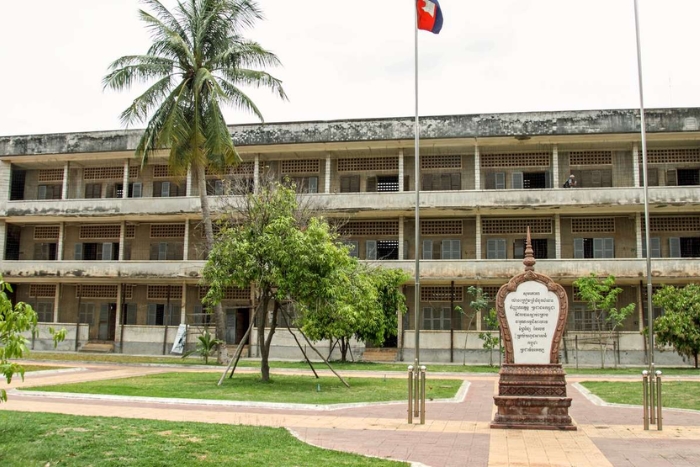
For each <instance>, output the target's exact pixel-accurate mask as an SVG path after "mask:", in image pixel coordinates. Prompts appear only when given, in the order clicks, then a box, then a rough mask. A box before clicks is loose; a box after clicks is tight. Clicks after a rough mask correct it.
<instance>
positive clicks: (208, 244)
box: [195, 165, 228, 364]
mask: <svg viewBox="0 0 700 467" xmlns="http://www.w3.org/2000/svg"><path fill="white" fill-rule="evenodd" d="M195 172H196V174H197V185H198V187H197V188H198V189H199V204H200V206H201V208H202V223H203V224H204V237H205V240H206V241H205V248H206V249H205V252H204V253H205V255H206V256H208V255H209V252H210V251H211V249H212V248H213V246H214V227H213V226H212V222H211V211H210V210H209V198H208V197H207V177H206V173H205V171H204V166H202V165H197V166H196V167H195ZM214 320H215V322H216V338H217V339H220V340H222V341H224V342H225V341H226V317H225V316H224V309H223V307H222V306H221V303H217V304H216V305H214ZM227 353H228V352H227V350H226V346H225V345H220V346H219V347H218V351H217V352H216V360H217V362H218V363H219V364H223V363H226V362H225V360H226V358H227Z"/></svg>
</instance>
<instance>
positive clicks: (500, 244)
mask: <svg viewBox="0 0 700 467" xmlns="http://www.w3.org/2000/svg"><path fill="white" fill-rule="evenodd" d="M496 245H497V248H498V259H507V258H508V254H507V253H506V239H505V238H499V239H498V241H497V242H496Z"/></svg>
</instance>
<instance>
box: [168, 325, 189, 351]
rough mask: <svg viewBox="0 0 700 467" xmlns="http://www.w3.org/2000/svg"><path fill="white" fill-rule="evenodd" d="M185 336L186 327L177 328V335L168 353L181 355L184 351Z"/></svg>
mask: <svg viewBox="0 0 700 467" xmlns="http://www.w3.org/2000/svg"><path fill="white" fill-rule="evenodd" d="M186 335H187V325H186V324H181V325H180V326H178V328H177V334H175V342H173V350H171V351H170V353H176V354H180V355H182V352H184V351H185V336H186Z"/></svg>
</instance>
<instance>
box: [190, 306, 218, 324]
mask: <svg viewBox="0 0 700 467" xmlns="http://www.w3.org/2000/svg"><path fill="white" fill-rule="evenodd" d="M212 317H213V314H212V313H210V312H209V309H208V308H206V307H203V306H202V305H195V306H194V310H193V314H192V324H197V325H200V326H207V325H209V324H211V322H212V319H213V318H212Z"/></svg>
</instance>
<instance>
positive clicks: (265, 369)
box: [260, 300, 280, 382]
mask: <svg viewBox="0 0 700 467" xmlns="http://www.w3.org/2000/svg"><path fill="white" fill-rule="evenodd" d="M274 303H275V304H274V306H273V308H272V322H271V323H270V331H269V332H268V333H267V337H266V338H265V339H264V343H263V349H264V350H263V352H262V353H261V356H262V358H261V361H260V363H261V364H260V369H261V373H262V375H263V376H262V380H263V381H265V382H268V381H270V345H271V344H272V336H273V335H274V334H275V330H276V329H277V314H278V313H279V307H280V304H279V302H278V301H277V300H275V302H274ZM266 317H267V312H266V310H263V320H264V319H265V318H266Z"/></svg>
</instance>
